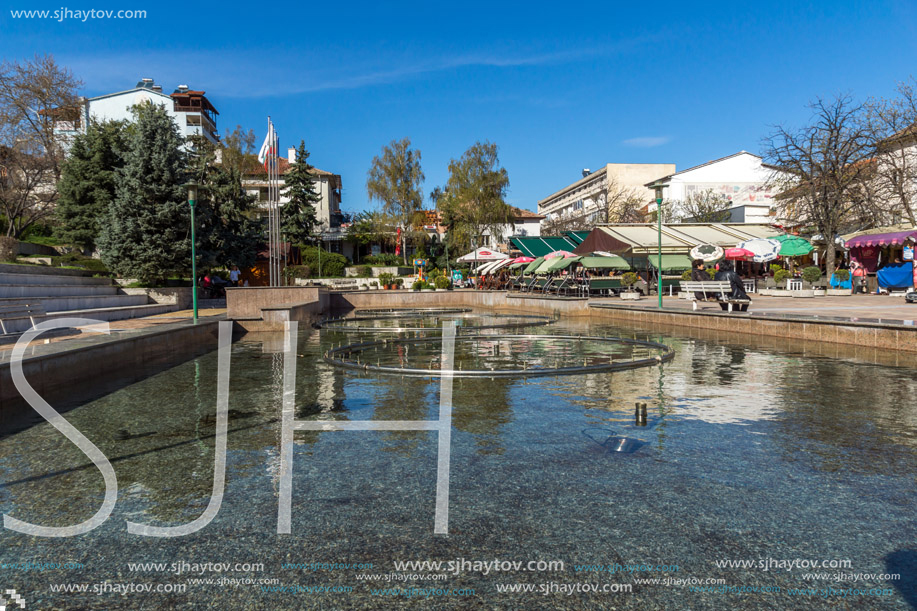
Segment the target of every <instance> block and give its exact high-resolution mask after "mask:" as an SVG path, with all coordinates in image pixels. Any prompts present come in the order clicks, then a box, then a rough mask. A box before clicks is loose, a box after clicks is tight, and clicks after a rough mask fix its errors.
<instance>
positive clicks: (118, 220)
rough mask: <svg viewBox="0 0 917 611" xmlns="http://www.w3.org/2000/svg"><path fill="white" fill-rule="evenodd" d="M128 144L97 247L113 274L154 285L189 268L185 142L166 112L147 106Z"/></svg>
mask: <svg viewBox="0 0 917 611" xmlns="http://www.w3.org/2000/svg"><path fill="white" fill-rule="evenodd" d="M126 144H127V146H126V150H125V154H124V167H122V168H121V169H119V170H118V172H117V188H116V194H115V199H114V200H113V201H112V202H111V205H110V206H109V207H108V215H107V219H106V223H105V225H104V227H103V230H102V234H101V236H100V238H99V248H100V250H101V251H102V260H103V261H104V262H105V264H106V265H107V266H108V268H109V269H110V270H112V271H114V272H117V273H118V274H120V275H121V276H123V277H128V278H137V279H139V280H140V281H141V282H148V283H154V282H157V281H161V280H163V279H165V278H166V277H168V276H170V275H172V274H178V273H184V272H187V271H188V270H189V269H191V219H190V211H189V207H188V200H187V197H188V196H187V191H186V189H185V187H184V184H185V183H186V182H187V180H188V172H187V168H188V164H187V153H186V152H185V148H184V147H185V144H186V143H185V141H184V139H183V138H182V137H181V134H180V133H179V131H178V127H177V126H176V125H175V122H174V121H173V120H172V118H171V117H170V116H169V114H168V112H166V110H165V109H164V108H162V107H161V106H158V105H155V104H146V105H140V106H137V107H136V109H135V123H134V125H132V127H131V129H130V130H129V135H128V138H127V143H126Z"/></svg>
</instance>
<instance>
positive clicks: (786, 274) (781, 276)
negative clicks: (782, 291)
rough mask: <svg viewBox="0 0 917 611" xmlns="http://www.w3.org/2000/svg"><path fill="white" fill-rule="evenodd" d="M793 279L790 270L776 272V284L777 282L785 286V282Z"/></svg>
mask: <svg viewBox="0 0 917 611" xmlns="http://www.w3.org/2000/svg"><path fill="white" fill-rule="evenodd" d="M792 277H793V274H791V273H790V270H788V269H782V268H781V269H778V270H777V271H776V272H774V282H776V283H777V284H783V283H784V282H786V281H787V280H788V279H790V278H792Z"/></svg>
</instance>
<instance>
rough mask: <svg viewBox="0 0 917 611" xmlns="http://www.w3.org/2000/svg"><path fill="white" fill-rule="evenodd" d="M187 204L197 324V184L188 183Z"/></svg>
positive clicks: (193, 297) (193, 304)
mask: <svg viewBox="0 0 917 611" xmlns="http://www.w3.org/2000/svg"><path fill="white" fill-rule="evenodd" d="M185 186H186V187H187V188H188V205H189V206H190V207H191V303H192V307H193V308H194V324H197V251H196V249H195V235H194V204H195V202H196V201H197V185H196V184H195V183H188V184H186V185H185Z"/></svg>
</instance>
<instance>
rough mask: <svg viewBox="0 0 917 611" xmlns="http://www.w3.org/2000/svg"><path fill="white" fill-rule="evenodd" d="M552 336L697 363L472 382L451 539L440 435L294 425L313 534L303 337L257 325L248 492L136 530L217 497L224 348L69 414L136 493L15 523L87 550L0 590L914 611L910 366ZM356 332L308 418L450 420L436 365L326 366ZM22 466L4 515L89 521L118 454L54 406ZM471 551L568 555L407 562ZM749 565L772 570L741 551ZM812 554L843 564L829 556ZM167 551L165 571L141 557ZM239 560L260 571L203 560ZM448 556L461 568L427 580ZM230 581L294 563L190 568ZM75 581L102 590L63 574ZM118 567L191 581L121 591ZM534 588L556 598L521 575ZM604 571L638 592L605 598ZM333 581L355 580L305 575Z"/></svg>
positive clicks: (465, 391)
mask: <svg viewBox="0 0 917 611" xmlns="http://www.w3.org/2000/svg"><path fill="white" fill-rule="evenodd" d="M533 332H535V333H551V334H576V333H589V334H592V335H598V336H604V335H619V336H622V337H629V338H634V337H636V338H641V339H651V340H654V341H662V342H663V343H666V344H668V345H670V346H673V347H674V348H675V350H676V356H675V359H674V360H673V361H672V362H671V363H667V364H664V365H662V366H655V367H648V368H642V369H637V370H632V371H624V372H614V373H602V374H589V375H578V376H568V377H557V378H553V377H548V378H531V379H493V380H490V379H487V380H481V379H456V380H454V382H453V384H454V385H453V407H452V409H453V416H452V424H453V426H452V440H451V475H450V484H451V494H450V504H449V509H450V513H449V535H448V537H444V536H437V535H434V534H433V519H434V510H435V496H436V470H437V448H438V444H437V434H436V433H435V432H429V431H379V432H372V431H354V432H336V431H335V432H314V431H305V432H304V431H300V432H297V433H296V435H295V449H294V473H293V512H292V534H290V535H278V534H277V533H276V529H277V505H278V486H279V464H280V459H279V447H280V445H279V444H280V422H279V420H280V401H281V393H282V381H283V355H282V352H281V351H282V349H283V338H282V336H280V334H276V335H249V336H247V337H246V338H244V339H243V340H242V341H239V342H237V343H236V344H234V345H233V348H232V364H231V368H232V369H231V383H230V404H229V407H230V410H231V411H230V421H229V430H230V433H229V436H228V454H227V475H226V492H225V496H224V499H223V504H222V509H221V511H220V512H219V514H218V516H217V517H216V518H215V519H214V520H213V522H212V523H210V525H208V526H207V527H206V528H204V529H203V530H201V531H199V532H198V533H195V534H193V535H189V536H185V537H178V538H173V539H149V538H144V537H139V536H134V535H130V534H128V533H127V532H126V527H125V521H126V520H131V521H134V522H141V523H149V524H157V525H178V524H182V523H185V522H189V521H191V520H193V519H195V518H196V517H198V516H199V515H200V514H201V512H202V511H203V509H204V508H205V507H206V505H207V503H208V501H209V499H210V490H211V486H212V482H213V462H214V432H215V390H216V368H217V356H216V353H212V354H208V355H205V356H204V357H201V358H199V359H196V360H195V361H192V362H188V363H185V364H183V365H181V366H178V367H175V368H173V369H171V370H168V371H165V372H162V373H160V374H157V375H155V376H153V377H150V378H148V379H146V380H144V381H143V382H140V383H137V384H134V385H132V386H129V387H127V388H124V389H122V390H120V391H118V392H115V393H113V394H111V395H108V396H106V397H104V398H102V399H99V400H97V401H93V402H91V403H88V404H86V405H84V406H82V407H79V408H77V409H74V410H72V411H69V412H67V414H66V418H67V419H68V420H69V421H70V422H71V423H72V424H74V425H75V426H76V427H77V428H78V429H79V430H80V431H81V432H83V433H84V434H85V435H86V436H87V437H88V438H89V439H90V440H91V441H93V442H94V443H95V444H96V445H97V446H98V447H99V448H100V449H101V450H102V451H103V452H104V453H105V455H106V456H107V457H108V458H109V460H110V461H111V463H112V465H113V466H114V469H115V471H116V472H117V476H118V485H119V498H118V504H117V506H116V508H115V510H114V513H113V514H112V516H111V518H110V519H109V520H108V521H107V522H106V523H105V524H104V525H102V526H101V527H99V528H98V529H96V530H94V531H92V532H91V533H89V534H86V535H82V536H77V537H73V538H68V539H42V538H36V537H30V536H25V535H21V534H17V533H14V532H12V531H9V530H3V531H2V534H0V540H2V547H0V563H22V562H29V561H32V562H43V563H67V562H73V563H79V564H81V565H82V567H81V568H69V569H67V568H53V567H52V568H46V570H44V571H38V570H28V571H27V570H21V569H22V567H12V568H11V567H9V566H7V567H6V568H3V565H2V564H0V571H2V579H3V583H2V584H0V585H2V587H3V589H7V588H14V589H16V591H17V592H18V593H19V594H22V595H23V596H24V597H25V599H26V601H27V602H28V604H29V606H28V607H27V608H29V609H31V608H72V609H76V608H91V609H113V608H131V609H136V608H149V609H163V608H170V607H177V606H187V607H194V608H198V607H199V608H211V607H213V608H221V609H240V608H252V609H262V608H263V609H278V608H383V607H425V608H427V607H436V608H463V609H465V608H481V609H490V608H525V609H544V608H555V609H599V608H612V607H617V608H639V609H647V608H649V609H652V608H659V609H677V608H690V609H727V608H732V609H735V608H748V609H756V608H761V609H790V608H815V609H818V608H835V607H838V606H839V607H840V608H856V609H872V608H874V609H886V608H888V609H899V608H900V609H906V608H913V607H914V606H917V586H915V577H914V575H915V569H917V543H915V540H917V539H915V534H917V533H915V531H917V526H915V521H914V507H915V506H917V477H915V475H917V452H915V446H917V408H915V407H914V404H913V401H912V398H913V397H914V396H915V391H917V382H915V381H914V377H915V375H914V374H915V370H914V369H913V368H910V367H890V366H882V365H873V364H868V363H860V362H854V361H849V360H841V359H834V358H828V357H820V356H812V355H808V356H803V355H800V354H797V353H793V352H788V351H778V350H773V349H762V348H743V347H741V346H739V345H738V343H731V342H723V341H711V340H699V339H691V338H687V337H677V336H664V335H659V334H650V333H645V332H636V333H635V332H634V331H632V330H626V329H620V328H615V327H612V326H607V325H597V324H592V325H591V326H588V327H587V326H585V324H584V323H581V322H572V321H561V322H559V323H557V324H554V325H550V326H548V327H539V328H537V330H533ZM351 340H352V334H344V333H337V332H334V331H327V330H326V331H321V332H320V331H316V330H313V329H302V331H301V333H300V336H299V343H298V349H297V353H298V354H299V358H297V385H296V386H297V388H296V418H297V419H298V420H310V419H312V420H407V421H413V420H435V419H436V418H437V417H438V414H439V409H440V404H439V389H440V381H439V380H438V379H430V378H404V379H402V378H400V377H393V376H387V375H366V374H354V373H352V372H349V371H343V370H340V369H336V368H334V367H332V366H331V365H328V364H326V363H324V362H323V361H322V360H321V358H320V357H321V354H322V353H323V352H324V350H326V349H327V348H328V347H329V346H330V345H331V344H332V343H334V344H337V343H340V342H341V341H344V342H347V341H351ZM739 340H740V338H737V339H736V341H739ZM638 402H645V403H646V404H647V407H648V422H647V425H646V426H638V425H637V424H636V422H635V418H634V405H635V403H638ZM616 449H623V450H624V451H615V450H616ZM0 477H2V481H3V485H2V487H0V510H2V512H3V513H5V514H10V515H11V516H14V517H16V518H18V519H20V520H26V521H30V522H35V523H40V524H44V525H66V524H72V523H76V522H79V521H82V520H85V519H87V518H88V517H90V516H91V515H92V514H93V513H94V512H95V511H96V509H97V508H98V507H99V505H100V503H101V499H102V496H103V493H104V485H103V483H102V477H101V475H100V473H99V471H98V470H97V469H96V468H95V467H93V466H92V464H91V463H90V462H89V461H88V460H87V458H86V456H85V455H83V454H82V453H81V452H80V451H79V450H78V449H76V447H75V446H73V444H71V443H70V442H68V441H67V440H66V439H64V438H63V437H62V436H61V434H60V433H58V432H57V431H55V430H54V429H53V428H52V427H50V426H49V425H47V424H45V423H40V424H36V425H35V426H32V427H30V428H28V429H26V430H24V431H20V432H17V433H15V434H12V435H9V436H7V437H5V438H3V439H0ZM456 559H464V560H466V561H469V562H472V563H473V562H475V561H493V560H499V561H522V566H523V567H525V565H526V563H528V562H529V561H539V560H542V561H562V562H563V563H564V566H563V570H543V571H538V570H531V571H526V570H518V571H517V570H512V569H511V568H510V570H497V569H499V568H506V566H507V565H504V566H503V567H499V566H498V567H493V566H491V568H490V570H489V572H488V574H484V573H485V571H488V569H487V568H485V567H483V566H475V565H473V564H471V565H464V566H462V564H461V563H459V567H458V568H459V570H457V571H453V572H449V571H447V570H445V569H444V570H442V571H431V570H430V569H429V568H426V569H423V568H419V569H407V570H396V568H395V562H401V561H414V560H417V561H425V560H434V561H435V560H442V561H450V560H452V561H455V560H456ZM731 561H747V562H751V563H752V564H753V567H752V568H737V567H736V566H728V565H723V563H724V562H731ZM787 561H791V562H792V561H799V562H796V564H795V565H794V566H788V565H787ZM809 561H819V562H833V561H840V562H841V563H842V565H844V566H843V568H823V569H822V568H819V569H814V570H811V569H809V568H806V566H805V565H806V564H807V563H808V562H809ZM848 561H849V564H847V562H848ZM148 562H149V563H165V565H164V566H162V567H149V566H148V567H145V568H144V569H138V568H137V567H136V566H133V567H132V566H131V565H132V564H133V563H148ZM223 562H226V563H230V564H233V565H234V564H235V563H240V564H250V563H253V564H259V563H260V564H263V570H261V571H258V570H251V569H252V567H244V566H239V567H233V568H231V569H230V570H229V571H226V572H223V571H220V570H217V568H215V567H214V566H213V565H211V566H210V567H209V569H208V567H207V566H204V567H201V566H197V567H192V566H190V565H195V564H198V565H200V564H206V563H223ZM172 563H175V565H176V566H174V567H173V566H172ZM182 563H187V564H188V565H189V566H188V567H187V568H186V569H183V564H182ZM285 563H300V564H306V563H345V564H346V563H349V564H355V563H363V564H370V563H371V564H372V568H352V567H350V568H341V567H330V566H325V567H311V566H310V567H307V568H302V567H296V568H290V567H285V566H283V565H284V564H285ZM718 563H719V564H720V566H718ZM615 565H620V566H622V567H630V569H631V570H630V571H629V570H628V569H627V568H624V569H623V570H617V569H612V568H610V567H614V566H615ZM602 566H604V567H605V570H598V571H597V570H588V569H587V568H585V567H602ZM662 566H665V567H668V570H654V571H650V570H646V569H648V568H659V567H662ZM674 566H677V570H674V569H673V568H672V567H674ZM635 567H636V568H635ZM234 568H238V570H233V569H234ZM246 568H248V569H249V570H245V569H246ZM533 568H534V569H537V568H538V567H537V566H533ZM555 568H556V567H555ZM765 568H767V569H768V570H765ZM313 569H315V570H313ZM192 571H194V572H192ZM612 571H613V572H612ZM179 572H181V574H179ZM433 573H437V574H438V573H449V574H448V577H447V578H446V579H444V580H428V579H421V577H428V576H429V575H430V574H433ZM453 573H455V574H453ZM813 574H815V578H812V575H813ZM864 574H865V575H866V576H865V577H864ZM888 574H892V575H894V574H900V578H898V579H895V578H891V577H888ZM807 575H809V577H808V578H807V577H806V576H807ZM855 575H859V580H857V581H853V576H855ZM883 575H884V576H883ZM366 576H378V577H380V579H376V580H373V579H368V580H367V579H366V578H365V577H366ZM360 577H364V578H362V579H361V578H360ZM412 577H414V578H413V579H412ZM220 578H223V579H227V578H231V579H236V580H246V579H248V580H259V579H266V580H276V582H275V583H269V584H260V585H259V584H251V583H244V584H242V585H233V584H231V583H230V584H227V583H225V582H224V583H222V584H220V583H210V584H204V583H200V582H189V581H188V580H189V579H191V580H195V579H205V580H206V579H211V580H213V581H214V582H215V581H218V580H219V579H220ZM386 578H387V579H389V580H390V581H385V579H386ZM647 579H650V580H651V579H659V580H660V582H658V583H655V584H653V583H647V582H646V581H645V580H647ZM666 580H668V581H666ZM708 580H714V581H715V583H713V582H711V583H708ZM106 581H107V582H108V585H107V586H106V585H104V584H105V583H106ZM60 584H65V585H66V584H87V586H88V590H89V591H87V592H85V593H66V594H63V593H55V592H53V591H52V586H55V587H56V586H58V585H60ZM112 584H125V585H126V584H134V585H133V588H134V589H135V590H136V589H137V588H138V587H141V586H146V585H152V586H153V587H154V588H155V587H160V588H161V589H162V588H166V589H171V588H174V587H175V586H176V585H178V586H182V585H184V586H185V587H186V589H187V591H186V592H179V593H174V592H173V593H163V592H148V593H143V592H136V591H135V592H131V593H128V594H125V595H122V594H121V593H120V592H118V591H117V589H115V588H114V586H113V585H112ZM519 584H521V586H529V585H531V586H534V590H535V591H534V592H532V593H521V592H501V591H500V590H501V589H504V587H505V586H515V585H519ZM593 585H595V586H596V587H597V588H599V589H602V588H605V589H608V590H615V589H622V588H624V589H627V588H629V589H630V591H625V592H617V593H611V592H601V591H599V592H586V591H583V590H585V589H587V588H589V587H591V586H593ZM278 587H287V588H288V591H286V592H281V591H277V588H278ZM297 587H298V588H299V591H289V590H295V589H296V588H297ZM319 587H327V588H331V589H335V588H337V589H346V588H351V591H347V592H340V591H325V592H318V591H315V590H312V591H308V589H309V588H319ZM93 588H95V589H96V590H99V591H100V593H98V594H96V593H94V592H93V591H92V590H93ZM106 588H107V590H106ZM271 588H274V590H273V591H271ZM393 588H402V590H399V591H395V592H394V593H393V592H392V591H391V589H393ZM411 588H413V589H414V590H411ZM570 588H578V589H579V590H580V591H576V592H573V593H572V594H569V593H568V592H567V590H569V589H570ZM808 589H811V590H812V592H811V593H810V592H809V591H808ZM829 589H832V590H833V592H826V591H827V590H829ZM383 590H387V591H385V592H383ZM437 590H438V591H437ZM445 590H451V592H445ZM456 590H458V591H466V592H467V591H468V590H474V594H467V593H466V594H456V592H455V591H456ZM541 590H546V591H547V593H543V592H541ZM698 590H701V591H698ZM703 590H706V591H703ZM724 590H728V591H724Z"/></svg>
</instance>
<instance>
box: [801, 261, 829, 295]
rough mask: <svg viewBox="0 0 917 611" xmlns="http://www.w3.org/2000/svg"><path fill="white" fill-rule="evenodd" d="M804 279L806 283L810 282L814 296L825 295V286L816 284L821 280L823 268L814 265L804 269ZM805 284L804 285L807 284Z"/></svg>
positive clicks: (809, 285)
mask: <svg viewBox="0 0 917 611" xmlns="http://www.w3.org/2000/svg"><path fill="white" fill-rule="evenodd" d="M802 280H803V282H804V283H805V284H808V287H809V289H811V290H812V294H813V295H814V296H816V297H824V295H825V288H824V287H823V286H816V283H817V282H818V281H819V280H821V270H820V269H819V268H817V267H815V266H814V265H812V266H810V267H807V268H805V269H804V270H802ZM805 284H804V285H803V286H805Z"/></svg>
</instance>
